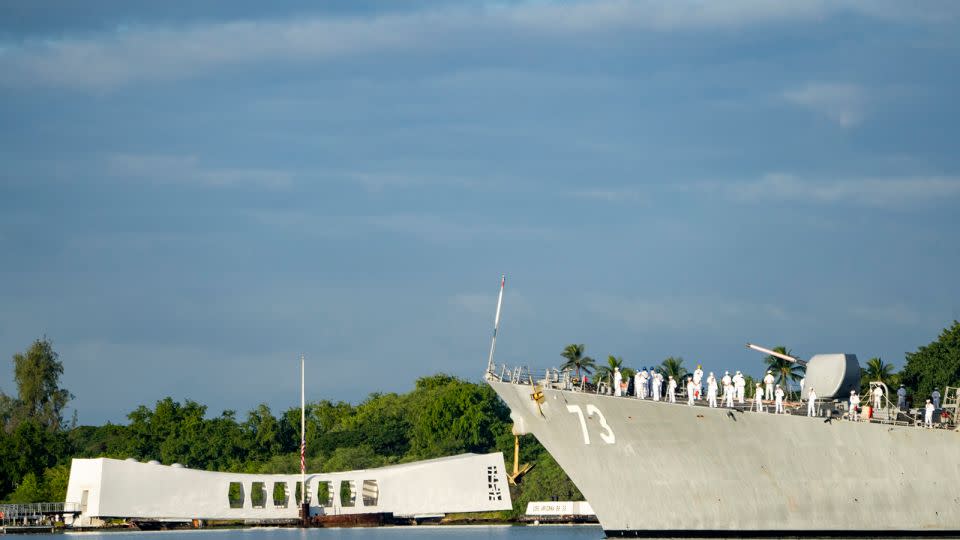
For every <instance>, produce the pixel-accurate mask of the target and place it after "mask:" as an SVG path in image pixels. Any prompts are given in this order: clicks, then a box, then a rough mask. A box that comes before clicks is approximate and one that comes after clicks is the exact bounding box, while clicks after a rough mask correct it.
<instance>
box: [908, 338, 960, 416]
mask: <svg viewBox="0 0 960 540" xmlns="http://www.w3.org/2000/svg"><path fill="white" fill-rule="evenodd" d="M900 382H902V383H903V384H904V385H905V386H907V388H908V389H909V390H911V391H912V393H913V394H914V395H915V396H917V398H918V400H919V402H920V403H923V399H926V396H929V395H930V393H931V392H932V391H933V388H934V387H939V388H940V390H941V391H942V390H943V388H944V387H945V386H947V385H951V386H957V385H958V382H960V322H957V321H953V324H952V325H951V326H950V327H949V328H945V329H944V330H943V331H942V332H941V333H940V336H939V337H938V338H937V339H936V341H933V342H931V343H929V344H927V345H924V346H922V347H920V348H918V349H917V350H916V351H915V352H912V353H907V362H906V364H905V365H904V367H903V372H902V373H901V375H900Z"/></svg>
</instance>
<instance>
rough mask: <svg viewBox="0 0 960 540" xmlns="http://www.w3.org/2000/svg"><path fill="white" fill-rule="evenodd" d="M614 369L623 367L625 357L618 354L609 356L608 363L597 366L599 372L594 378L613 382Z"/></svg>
mask: <svg viewBox="0 0 960 540" xmlns="http://www.w3.org/2000/svg"><path fill="white" fill-rule="evenodd" d="M614 369H620V370H622V369H623V358H620V357H618V356H613V355H612V354H611V355H609V356H607V365H605V366H600V367H599V368H597V373H596V375H595V377H594V379H595V380H596V381H597V382H599V381H605V382H606V383H607V384H611V383H613V371H614Z"/></svg>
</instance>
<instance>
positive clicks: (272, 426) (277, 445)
mask: <svg viewBox="0 0 960 540" xmlns="http://www.w3.org/2000/svg"><path fill="white" fill-rule="evenodd" d="M243 431H244V433H245V434H246V436H247V437H248V442H249V445H250V446H249V448H250V458H252V459H257V460H266V459H269V458H270V457H271V456H274V455H277V454H279V453H280V451H281V448H282V446H283V443H282V441H281V437H280V423H279V422H278V421H277V419H276V418H274V416H273V413H271V412H270V407H268V406H267V404H266V403H261V404H260V405H258V406H257V408H256V409H254V410H252V411H250V412H248V413H247V421H246V422H244V423H243Z"/></svg>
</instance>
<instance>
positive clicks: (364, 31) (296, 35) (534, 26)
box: [0, 0, 955, 99]
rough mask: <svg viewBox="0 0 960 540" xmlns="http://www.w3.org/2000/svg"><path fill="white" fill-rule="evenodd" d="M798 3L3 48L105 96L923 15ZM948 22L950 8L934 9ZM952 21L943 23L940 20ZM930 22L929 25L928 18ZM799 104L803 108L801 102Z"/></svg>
mask: <svg viewBox="0 0 960 540" xmlns="http://www.w3.org/2000/svg"><path fill="white" fill-rule="evenodd" d="M883 5H884V6H886V7H884V9H880V7H878V6H877V5H875V4H874V3H861V2H854V1H849V2H827V1H825V0H820V1H811V2H795V1H792V0H789V1H788V0H780V1H768V0H727V1H724V2H702V1H696V0H687V1H681V0H672V1H664V2H661V1H644V2H628V1H626V0H609V1H602V2H574V3H567V2H564V3H545V2H526V3H519V4H500V5H494V6H487V7H480V6H476V5H470V6H460V7H455V8H451V7H446V8H437V9H432V10H423V11H415V12H410V13H403V14H388V15H380V16H373V17H367V18H346V17H340V18H327V19H324V18H319V17H313V18H310V17H299V18H296V19H284V20H267V21H239V22H221V23H206V24H194V25H190V26H186V27H180V28H175V27H142V26H141V27H124V28H123V29H118V30H116V31H114V32H111V33H109V34H101V35H94V36H83V37H64V38H49V39H33V40H27V41H24V42H20V43H7V44H5V45H4V46H2V47H0V85H7V86H33V85H42V86H54V87H69V88H80V89H86V90H94V91H103V90H109V89H112V88H114V87H117V86H122V85H126V84H131V83H136V82H143V81H167V80H177V79H181V78H188V77H193V76H197V75H203V74H206V73H209V72H210V71H212V70H216V69H229V68H232V67H242V66H250V65H257V64H271V65H277V64H283V63H288V64H290V63H292V64H298V65H304V64H308V65H309V64H312V63H316V62H324V61H329V60H332V59H342V58H351V57H354V56H356V55H364V54H385V53H390V54H396V53H401V54H403V53H405V52H409V51H412V50H438V51H441V50H442V51H443V52H444V53H445V54H447V53H449V51H450V50H451V49H455V48H457V47H461V48H470V49H475V48H477V47H478V46H481V45H482V44H483V43H484V42H487V41H496V42H502V41H503V39H504V36H519V39H533V40H536V39H541V38H544V37H550V36H555V35H560V36H563V37H572V36H578V35H587V36H595V35H602V34H604V33H606V32H610V31H614V30H627V31H631V32H671V31H699V30H708V29H713V28H720V29H728V28H739V27H744V26H753V25H763V24H774V23H778V22H794V21H818V20H822V19H823V18H826V17H829V16H831V15H834V14H837V13H845V12H855V13H858V14H861V15H865V16H868V17H879V18H885V19H888V20H898V21H899V20H903V19H908V18H910V16H911V14H912V13H913V12H916V11H919V10H916V9H912V10H911V9H907V8H902V7H898V5H897V4H893V3H884V4H883ZM923 11H924V14H925V15H927V16H929V17H930V20H933V21H939V20H944V19H947V18H949V17H950V16H951V14H952V13H953V11H955V10H953V8H951V7H950V6H949V4H944V5H937V6H933V7H930V6H925V8H924V10H923ZM941 12H945V13H946V15H944V16H940V17H937V16H935V15H936V14H937V13H941ZM921 20H922V18H921ZM799 96H800V99H803V94H802V93H801V94H800V95H799Z"/></svg>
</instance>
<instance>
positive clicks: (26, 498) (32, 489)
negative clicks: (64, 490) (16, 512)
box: [9, 472, 47, 504]
mask: <svg viewBox="0 0 960 540" xmlns="http://www.w3.org/2000/svg"><path fill="white" fill-rule="evenodd" d="M46 499H47V494H46V492H45V491H44V489H43V484H42V483H41V482H40V481H39V480H38V479H37V475H35V474H33V473H32V472H29V473H27V474H26V476H24V477H23V478H22V479H21V480H20V483H19V484H18V485H17V489H15V490H13V493H11V494H10V497H9V501H10V502H11V503H14V504H27V503H35V502H45V501H46Z"/></svg>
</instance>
